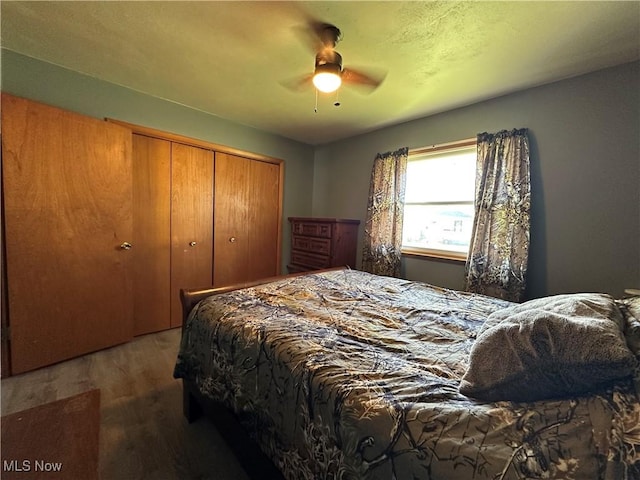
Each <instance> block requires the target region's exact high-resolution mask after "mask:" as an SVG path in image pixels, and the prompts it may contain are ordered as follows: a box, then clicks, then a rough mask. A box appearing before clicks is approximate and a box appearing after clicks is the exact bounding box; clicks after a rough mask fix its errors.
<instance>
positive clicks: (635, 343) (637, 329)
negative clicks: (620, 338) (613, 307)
mask: <svg viewBox="0 0 640 480" xmlns="http://www.w3.org/2000/svg"><path fill="white" fill-rule="evenodd" d="M616 303H617V304H618V305H619V306H620V310H621V311H622V314H623V316H624V320H625V325H624V336H625V338H626V339H627V345H628V346H629V349H630V350H631V352H633V354H634V355H635V356H636V357H640V297H638V296H636V297H630V298H625V299H622V300H616Z"/></svg>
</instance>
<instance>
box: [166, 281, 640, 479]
mask: <svg viewBox="0 0 640 480" xmlns="http://www.w3.org/2000/svg"><path fill="white" fill-rule="evenodd" d="M508 305H511V304H509V303H508V302H505V301H502V300H497V299H493V298H489V297H484V296H479V295H474V294H470V293H464V292H457V291H452V290H446V289H442V288H438V287H434V286H431V285H427V284H423V283H417V282H411V281H406V280H400V279H393V278H388V277H379V276H374V275H370V274H367V273H363V272H358V271H351V270H344V271H334V272H326V273H316V274H310V275H305V276H302V277H297V278H293V279H285V280H281V281H277V282H273V283H269V284H265V285H261V286H258V287H253V288H248V289H244V290H237V291H233V292H230V293H226V294H221V295H216V296H213V297H209V298H207V299H205V300H203V301H202V302H200V303H199V304H198V305H197V306H196V307H195V308H194V310H193V311H192V312H191V315H190V318H189V320H188V322H187V324H186V325H185V327H184V331H183V338H182V343H181V348H180V352H179V356H178V361H177V364H176V368H175V373H174V375H175V376H176V378H185V379H188V380H191V381H193V382H195V383H196V385H197V386H198V388H199V389H200V390H201V392H202V393H203V394H204V395H206V396H208V397H210V398H212V399H214V400H217V401H220V402H222V403H223V404H225V405H226V406H227V407H229V408H230V409H232V410H233V411H234V412H236V413H237V414H238V416H239V418H240V419H241V421H242V423H243V424H244V425H245V426H246V428H247V429H248V430H249V431H250V432H251V434H252V436H253V437H254V438H255V439H256V440H257V442H258V444H259V445H260V447H261V448H262V449H263V451H264V452H265V453H266V454H267V455H268V456H269V457H271V458H272V460H273V461H274V463H275V464H276V466H278V468H279V469H280V470H281V471H282V472H283V475H284V476H285V478H287V479H288V480H302V479H308V480H316V479H344V480H347V479H381V480H391V479H398V480H412V479H433V480H437V479H538V478H540V479H542V478H551V479H611V480H613V479H616V480H619V479H629V480H631V479H638V478H640V406H639V403H638V395H637V392H636V390H635V387H634V383H633V381H632V380H629V381H623V382H620V383H618V384H616V385H615V386H612V387H610V388H608V389H605V390H603V391H599V392H594V394H593V395H590V396H583V397H576V398H569V399H557V400H548V401H538V402H532V403H514V402H498V403H480V402H477V401H474V400H472V399H470V398H467V397H465V396H463V395H462V394H460V393H459V391H458V386H459V384H460V378H461V377H462V376H463V374H464V372H465V368H466V366H467V361H468V356H469V350H470V347H471V345H472V344H473V342H474V338H475V335H476V332H477V331H478V329H479V328H480V327H481V326H482V324H483V323H484V321H485V319H486V317H487V316H488V315H489V314H490V313H491V312H493V311H495V310H497V309H500V308H503V307H506V306H508Z"/></svg>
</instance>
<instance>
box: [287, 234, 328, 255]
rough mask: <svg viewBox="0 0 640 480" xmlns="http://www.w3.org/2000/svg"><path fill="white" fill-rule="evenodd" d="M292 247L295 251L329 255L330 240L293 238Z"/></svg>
mask: <svg viewBox="0 0 640 480" xmlns="http://www.w3.org/2000/svg"><path fill="white" fill-rule="evenodd" d="M291 244H292V246H293V248H294V249H296V250H304V251H306V252H312V253H319V254H322V255H330V254H331V239H330V238H318V237H300V236H298V235H294V236H293V241H292V242H291Z"/></svg>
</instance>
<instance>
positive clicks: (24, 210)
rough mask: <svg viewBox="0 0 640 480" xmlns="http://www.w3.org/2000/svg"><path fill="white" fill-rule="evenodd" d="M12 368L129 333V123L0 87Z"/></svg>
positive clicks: (96, 347) (59, 356)
mask: <svg viewBox="0 0 640 480" xmlns="http://www.w3.org/2000/svg"><path fill="white" fill-rule="evenodd" d="M2 173H3V192H4V210H5V218H4V221H5V224H4V234H5V240H6V273H7V289H8V293H7V297H8V317H9V328H10V333H9V337H10V358H11V370H12V373H13V374H17V373H22V372H26V371H28V370H33V369H35V368H38V367H42V366H45V365H50V364H52V363H56V362H59V361H62V360H66V359H68V358H72V357H76V356H79V355H83V354H85V353H88V352H92V351H96V350H100V349H102V348H106V347H109V346H112V345H115V344H118V343H122V342H125V341H127V340H129V339H131V338H132V333H133V316H132V313H133V308H132V306H133V301H132V290H131V273H130V264H131V257H132V253H133V251H130V250H129V247H128V245H129V243H130V242H131V234H132V211H131V202H132V189H131V185H132V182H131V131H130V130H128V129H126V128H124V127H122V126H119V125H115V124H111V123H108V122H104V121H100V120H97V119H94V118H89V117H85V116H82V115H78V114H75V113H72V112H67V111H64V110H60V109H58V108H53V107H50V106H46V105H42V104H39V103H36V102H32V101H30V100H25V99H21V98H16V97H12V96H10V95H6V94H3V95H2Z"/></svg>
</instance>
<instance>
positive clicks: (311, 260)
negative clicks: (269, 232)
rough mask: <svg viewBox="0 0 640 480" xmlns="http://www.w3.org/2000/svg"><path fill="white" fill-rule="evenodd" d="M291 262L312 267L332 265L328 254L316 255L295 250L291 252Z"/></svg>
mask: <svg viewBox="0 0 640 480" xmlns="http://www.w3.org/2000/svg"><path fill="white" fill-rule="evenodd" d="M291 263H293V264H296V265H305V266H307V267H312V268H327V267H329V266H330V261H329V257H328V256H327V255H316V254H314V253H307V252H300V251H298V250H293V251H292V252H291Z"/></svg>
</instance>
